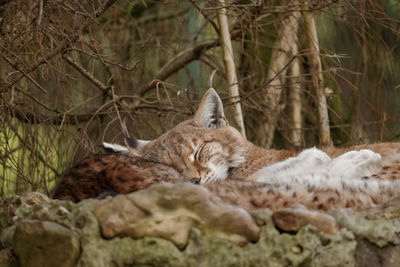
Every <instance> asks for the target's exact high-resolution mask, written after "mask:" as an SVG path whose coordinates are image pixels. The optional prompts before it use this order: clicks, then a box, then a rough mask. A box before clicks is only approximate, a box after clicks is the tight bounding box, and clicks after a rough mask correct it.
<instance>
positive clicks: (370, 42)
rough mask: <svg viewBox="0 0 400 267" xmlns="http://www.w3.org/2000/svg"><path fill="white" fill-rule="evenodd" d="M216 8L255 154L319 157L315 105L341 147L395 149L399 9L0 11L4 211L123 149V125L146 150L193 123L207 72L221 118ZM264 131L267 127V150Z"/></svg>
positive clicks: (152, 5) (240, 5) (376, 5)
mask: <svg viewBox="0 0 400 267" xmlns="http://www.w3.org/2000/svg"><path fill="white" fill-rule="evenodd" d="M221 8H225V10H226V11H227V15H228V23H229V29H230V36H231V40H232V48H233V56H234V59H235V60H234V62H235V65H236V66H235V68H236V74H237V80H238V85H239V90H240V91H239V92H240V100H239V101H240V103H241V108H242V111H243V121H244V125H245V129H246V134H247V137H248V138H249V139H250V140H252V141H254V142H255V143H258V144H262V145H264V146H274V147H279V148H292V147H296V146H312V145H317V144H318V143H319V140H320V139H321V129H320V127H319V126H320V125H321V123H320V119H319V117H318V114H319V113H318V112H317V106H318V105H317V104H318V103H320V102H319V101H316V99H318V97H320V96H318V94H322V96H323V97H326V98H327V104H328V108H327V111H328V112H329V124H328V125H329V128H330V129H325V130H327V131H329V132H330V138H331V139H332V141H333V143H334V144H335V145H347V144H355V143H362V142H377V141H392V140H397V139H398V137H399V134H400V131H399V130H400V128H399V123H400V122H399V116H398V114H399V106H400V105H399V104H400V103H399V102H400V95H399V84H400V77H399V75H398V73H399V71H400V65H399V64H400V63H399V62H398V60H397V59H398V58H399V56H400V51H399V47H398V43H399V18H400V16H399V14H400V12H399V11H400V7H399V3H398V2H397V1H394V0H392V1H390V0H386V1H384V0H380V1H372V0H363V1H350V0H347V1H333V0H332V1H331V0H324V1H308V2H307V1H300V0H299V1H296V0H291V1H271V0H264V1H255V0H243V1H238V0H226V1H221V0H203V1H201V0H187V1H178V0H164V1H162V0H159V1H156V0H130V1H128V0H119V1H117V0H92V1H84V2H82V1H73V0H65V1H58V0H35V1H24V0H0V35H1V37H0V112H1V117H0V118H1V120H0V160H1V167H0V188H1V190H0V199H1V198H4V197H5V196H7V195H12V194H15V193H21V192H25V191H32V190H39V191H44V192H46V193H48V192H49V191H51V190H52V188H53V186H54V183H55V181H58V179H59V178H60V176H61V175H62V173H63V171H64V170H65V169H66V168H67V167H68V166H71V164H73V163H74V162H76V161H78V160H80V159H82V158H83V157H84V156H85V155H88V154H89V153H95V152H98V151H99V148H98V146H97V144H99V143H100V142H101V141H103V140H104V141H108V142H118V143H121V140H122V138H121V137H122V136H121V120H122V119H124V118H125V119H127V121H128V125H129V126H130V131H131V134H132V135H134V136H136V137H138V138H143V139H152V138H155V137H157V136H158V135H160V134H161V133H163V132H164V131H166V130H167V129H169V128H171V127H172V126H173V125H175V124H176V123H178V122H180V121H182V120H184V119H186V118H188V117H190V116H191V115H192V114H193V111H194V110H195V109H196V105H197V103H198V100H199V98H200V97H201V95H202V93H203V92H204V90H205V89H207V88H206V87H207V80H208V76H209V74H210V73H211V71H212V70H213V69H217V70H218V72H217V75H216V78H215V81H214V87H215V88H217V90H218V92H219V93H220V94H221V95H222V96H223V98H224V102H225V103H226V104H227V107H228V110H229V107H232V106H233V104H234V103H235V102H232V98H230V97H229V90H228V88H229V83H228V82H227V80H226V65H224V61H223V60H224V59H223V57H222V50H221V47H220V41H219V38H220V34H221V32H220V23H219V21H218V14H220V13H219V12H220V10H221ZM296 14H297V15H296ZM307 14H308V15H309V16H310V15H311V16H312V18H313V19H315V22H316V23H315V25H316V30H317V37H318V39H319V45H318V46H317V47H314V48H317V50H315V49H314V50H313V49H312V47H311V46H310V35H309V32H310V29H309V27H310V26H309V23H307V21H306V20H304V19H303V18H304V15H307ZM293 17H295V18H296V19H295V20H293V19H292V20H291V21H292V23H295V26H296V32H297V34H296V32H293V28H292V29H289V30H288V32H289V36H291V37H293V38H291V41H287V42H289V44H290V45H289V46H287V47H286V48H285V47H284V46H282V44H283V43H285V42H282V40H283V39H282V38H287V37H288V36H282V32H283V29H284V26H285V25H287V22H288V21H290V19H291V18H293ZM304 22H306V23H304ZM289 50H290V51H289ZM315 51H317V52H315ZM313 56H314V57H317V59H318V60H320V62H321V64H320V65H321V66H320V67H321V68H322V69H320V70H318V68H317V69H315V66H314V65H313V62H314V59H313ZM278 60H280V62H278ZM295 64H297V68H296V67H293V66H295ZM274 68H275V69H274ZM296 69H297V70H296ZM271 70H273V71H271ZM315 79H320V80H315ZM321 79H322V81H321ZM316 81H317V84H318V83H319V85H317V88H314V87H315V86H316V85H315V84H316ZM318 86H319V87H318ZM296 88H297V89H298V90H297V91H298V94H297V95H296V96H294V97H293V96H292V95H291V92H294V91H295V89H296ZM316 90H319V91H316ZM271 92H279V96H277V95H276V94H273V97H272V100H273V101H272V100H271V97H270V96H268V94H269V93H271ZM271 101H272V102H276V105H272V104H271V103H272V102H271ZM236 102H237V101H236ZM296 105H297V106H296ZM295 106H296V108H293V107H295ZM271 110H272V111H271ZM292 110H297V111H296V112H295V113H296V114H297V117H295V116H294V115H293V114H292ZM228 113H229V114H233V112H232V110H231V112H228ZM229 114H228V116H229ZM293 118H298V119H296V120H298V121H297V122H294V121H293V120H294V119H293ZM230 120H231V121H235V120H234V118H230ZM262 125H272V126H273V127H272V128H273V129H272V130H270V131H272V139H271V140H270V141H269V142H267V141H265V140H264V141H263V137H264V136H265V134H264V133H263V131H261V130H260V129H261V128H262ZM294 125H297V126H294ZM299 125H300V128H299ZM295 127H297V130H298V131H296V132H295V133H293V129H294V128H295ZM318 129H320V130H318Z"/></svg>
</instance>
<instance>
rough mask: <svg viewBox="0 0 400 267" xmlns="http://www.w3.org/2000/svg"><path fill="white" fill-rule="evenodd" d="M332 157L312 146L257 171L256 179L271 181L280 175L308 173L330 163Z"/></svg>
mask: <svg viewBox="0 0 400 267" xmlns="http://www.w3.org/2000/svg"><path fill="white" fill-rule="evenodd" d="M329 161H330V157H329V156H328V155H327V154H326V153H325V152H323V151H321V150H319V149H317V148H310V149H306V150H304V151H302V152H301V153H300V154H298V155H297V156H296V157H291V158H288V159H286V160H284V161H281V162H278V163H275V164H272V165H270V166H267V167H264V168H262V169H261V170H259V171H257V172H256V173H255V174H254V175H253V178H254V181H257V182H269V181H271V180H272V179H279V177H285V176H291V175H298V174H303V173H308V172H311V171H313V170H315V169H316V168H318V167H320V166H322V165H324V164H326V163H328V162H329Z"/></svg>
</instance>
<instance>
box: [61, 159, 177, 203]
mask: <svg viewBox="0 0 400 267" xmlns="http://www.w3.org/2000/svg"><path fill="white" fill-rule="evenodd" d="M161 181H164V182H170V183H181V182H184V181H185V179H184V177H183V176H182V175H181V174H180V173H179V172H178V171H177V170H175V169H174V168H172V167H170V166H167V165H165V164H162V163H158V162H152V161H149V160H144V159H142V158H139V157H135V156H127V155H121V154H106V155H94V156H92V157H88V158H86V159H84V160H83V161H81V162H80V163H78V164H77V165H76V166H74V167H73V168H71V169H70V170H69V171H68V172H67V173H66V174H65V175H64V177H63V179H62V181H61V182H60V183H59V184H58V186H57V187H56V189H55V191H54V193H53V198H56V199H61V200H70V201H72V202H79V201H81V200H83V199H86V198H103V197H106V196H108V195H114V194H126V193H129V192H134V191H137V190H140V189H144V188H147V187H149V186H150V185H152V184H154V183H158V182H161Z"/></svg>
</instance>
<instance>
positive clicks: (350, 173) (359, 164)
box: [321, 149, 382, 179]
mask: <svg viewBox="0 0 400 267" xmlns="http://www.w3.org/2000/svg"><path fill="white" fill-rule="evenodd" d="M381 159H382V158H381V155H379V154H378V153H375V152H373V151H371V150H368V149H363V150H359V151H350V152H347V153H344V154H343V155H341V156H339V157H337V158H334V159H332V160H331V161H330V162H329V163H327V164H326V165H325V166H322V167H321V169H322V170H324V171H326V172H328V173H334V174H335V176H337V177H341V178H346V179H354V178H361V177H363V176H368V175H370V173H371V171H372V169H373V168H374V167H376V166H377V165H378V164H379V162H380V161H381Z"/></svg>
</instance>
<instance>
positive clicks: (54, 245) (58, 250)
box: [12, 220, 80, 267]
mask: <svg viewBox="0 0 400 267" xmlns="http://www.w3.org/2000/svg"><path fill="white" fill-rule="evenodd" d="M12 247H13V250H14V253H15V255H16V256H17V257H18V259H19V262H20V264H21V266H60V267H63V266H74V265H75V263H76V261H77V259H78V256H79V250H80V248H79V240H78V238H77V236H76V235H75V234H74V233H73V231H71V230H69V229H68V228H66V227H64V226H62V225H60V224H57V223H54V222H49V221H39V220H23V221H21V222H20V223H18V225H17V227H16V229H15V234H14V241H13V245H12Z"/></svg>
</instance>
